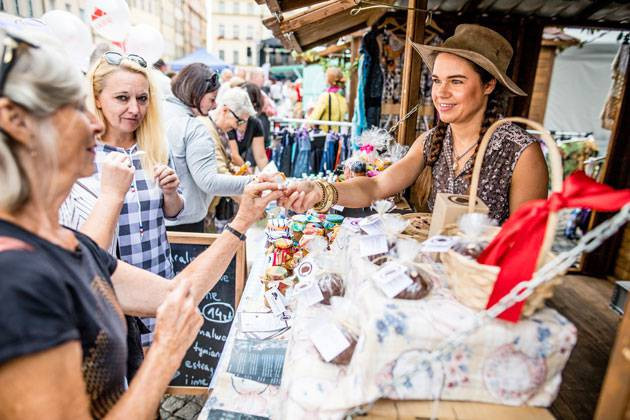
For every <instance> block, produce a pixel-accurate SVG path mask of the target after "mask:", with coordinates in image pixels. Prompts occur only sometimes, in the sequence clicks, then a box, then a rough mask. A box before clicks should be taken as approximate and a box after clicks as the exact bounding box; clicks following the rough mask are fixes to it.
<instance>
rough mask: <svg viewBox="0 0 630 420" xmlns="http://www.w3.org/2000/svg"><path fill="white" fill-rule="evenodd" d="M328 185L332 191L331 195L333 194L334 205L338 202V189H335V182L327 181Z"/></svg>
mask: <svg viewBox="0 0 630 420" xmlns="http://www.w3.org/2000/svg"><path fill="white" fill-rule="evenodd" d="M328 185H330V189H331V191H332V195H333V200H332V205H333V206H334V205H336V204H337V203H338V202H339V191H338V190H337V187H335V184H331V183H329V184H328Z"/></svg>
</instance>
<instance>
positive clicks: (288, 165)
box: [278, 131, 294, 174]
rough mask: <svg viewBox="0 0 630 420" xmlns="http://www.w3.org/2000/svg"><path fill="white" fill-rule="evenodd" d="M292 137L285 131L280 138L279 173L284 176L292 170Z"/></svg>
mask: <svg viewBox="0 0 630 420" xmlns="http://www.w3.org/2000/svg"><path fill="white" fill-rule="evenodd" d="M293 142H294V135H293V134H292V133H291V132H290V131H287V132H286V133H285V134H284V136H282V156H281V159H280V166H278V168H279V169H280V172H282V173H285V174H290V173H291V170H292V168H293V164H292V163H293V159H292V156H291V152H292V149H293Z"/></svg>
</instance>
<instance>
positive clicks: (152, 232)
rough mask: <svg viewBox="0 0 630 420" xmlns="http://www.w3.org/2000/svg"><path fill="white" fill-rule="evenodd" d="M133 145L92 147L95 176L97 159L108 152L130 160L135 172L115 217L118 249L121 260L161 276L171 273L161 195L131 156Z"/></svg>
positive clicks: (170, 274) (153, 182) (98, 163)
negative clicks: (117, 153) (94, 160)
mask: <svg viewBox="0 0 630 420" xmlns="http://www.w3.org/2000/svg"><path fill="white" fill-rule="evenodd" d="M137 150H138V147H137V145H134V146H133V147H131V148H130V149H122V148H119V147H113V146H110V145H107V144H98V145H97V147H96V167H97V172H96V174H94V175H93V176H96V177H98V178H99V182H100V174H101V161H102V160H103V158H104V157H105V156H106V155H107V154H108V153H111V152H120V153H124V154H126V155H127V156H129V158H130V159H131V161H132V162H133V166H134V167H135V174H134V177H133V181H132V184H131V187H130V188H129V191H128V192H127V195H126V196H125V201H124V203H123V206H122V210H121V211H120V217H119V219H118V238H117V239H118V252H119V257H120V259H121V260H123V261H125V262H127V263H129V264H132V265H134V266H136V267H140V268H144V269H145V270H148V271H151V272H152V273H155V274H158V275H160V276H162V277H166V278H172V277H173V262H172V260H171V248H170V246H169V244H168V241H167V239H166V225H165V223H164V220H165V216H164V195H163V194H162V190H161V189H160V188H159V187H158V186H157V184H156V183H155V181H153V179H151V180H147V177H146V174H145V172H144V170H143V169H142V165H141V162H140V157H139V156H134V153H135V152H136V151H137Z"/></svg>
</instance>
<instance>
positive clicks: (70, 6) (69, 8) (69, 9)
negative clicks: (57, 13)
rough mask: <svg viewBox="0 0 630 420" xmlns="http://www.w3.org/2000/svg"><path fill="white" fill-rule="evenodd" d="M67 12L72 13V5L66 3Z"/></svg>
mask: <svg viewBox="0 0 630 420" xmlns="http://www.w3.org/2000/svg"><path fill="white" fill-rule="evenodd" d="M66 12H70V13H72V5H71V4H70V3H66Z"/></svg>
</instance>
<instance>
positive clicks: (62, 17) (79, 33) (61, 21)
mask: <svg viewBox="0 0 630 420" xmlns="http://www.w3.org/2000/svg"><path fill="white" fill-rule="evenodd" d="M41 20H42V21H44V23H45V24H46V26H47V27H48V29H49V30H50V32H51V33H52V35H54V36H55V37H57V38H58V39H59V41H61V43H62V45H63V46H64V48H65V50H66V53H67V54H68V55H69V56H70V59H71V60H72V62H73V63H74V64H75V65H76V66H77V67H78V68H79V69H81V71H84V72H86V71H87V70H88V67H89V65H90V54H91V53H92V49H93V47H92V33H91V32H90V28H88V27H87V25H86V24H85V23H83V22H82V21H81V19H79V18H78V17H77V16H75V15H73V14H72V13H69V12H66V11H65V10H51V11H49V12H46V13H45V14H44V15H43V16H42V18H41Z"/></svg>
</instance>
